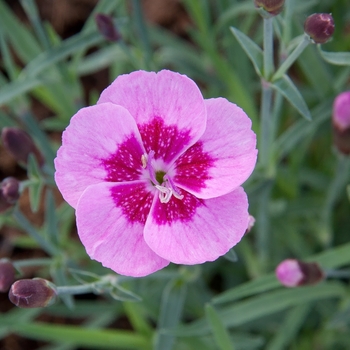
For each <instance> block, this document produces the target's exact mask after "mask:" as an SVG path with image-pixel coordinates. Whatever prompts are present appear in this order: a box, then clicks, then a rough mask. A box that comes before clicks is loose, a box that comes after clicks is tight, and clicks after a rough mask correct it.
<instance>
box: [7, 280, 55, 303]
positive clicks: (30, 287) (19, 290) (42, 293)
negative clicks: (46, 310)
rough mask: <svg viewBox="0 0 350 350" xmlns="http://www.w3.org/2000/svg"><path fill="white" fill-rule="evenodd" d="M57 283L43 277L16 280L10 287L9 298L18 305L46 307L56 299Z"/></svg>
mask: <svg viewBox="0 0 350 350" xmlns="http://www.w3.org/2000/svg"><path fill="white" fill-rule="evenodd" d="M56 297H57V290H56V287H55V285H53V284H52V283H51V282H49V281H47V280H45V279H43V278H34V279H23V280H18V281H16V282H15V283H14V284H13V285H12V286H11V289H10V292H9V299H10V301H11V302H12V303H13V304H15V305H16V306H18V307H22V308H35V307H46V306H49V305H51V304H53V303H54V302H55V301H56Z"/></svg>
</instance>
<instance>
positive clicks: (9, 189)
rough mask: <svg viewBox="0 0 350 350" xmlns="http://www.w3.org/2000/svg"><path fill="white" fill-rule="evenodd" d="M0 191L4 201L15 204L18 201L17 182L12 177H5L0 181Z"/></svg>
mask: <svg viewBox="0 0 350 350" xmlns="http://www.w3.org/2000/svg"><path fill="white" fill-rule="evenodd" d="M0 189H1V192H2V195H3V196H4V198H5V199H6V201H7V202H8V203H10V204H15V203H16V202H17V200H18V199H19V195H20V194H19V181H18V180H17V179H15V178H14V177H11V176H10V177H7V178H5V179H4V180H2V181H1V184H0Z"/></svg>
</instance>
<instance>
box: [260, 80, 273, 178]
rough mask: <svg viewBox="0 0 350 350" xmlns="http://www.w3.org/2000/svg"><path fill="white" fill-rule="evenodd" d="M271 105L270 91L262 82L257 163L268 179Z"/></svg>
mask: <svg viewBox="0 0 350 350" xmlns="http://www.w3.org/2000/svg"><path fill="white" fill-rule="evenodd" d="M271 104H272V89H271V87H270V86H269V85H268V84H267V83H266V82H265V81H262V92H261V112H260V113H261V114H260V145H259V157H260V159H259V161H260V164H261V165H262V166H263V169H264V171H265V174H266V175H267V177H270V175H271V174H270V171H269V158H270V148H271V144H272V140H271V131H272V120H271Z"/></svg>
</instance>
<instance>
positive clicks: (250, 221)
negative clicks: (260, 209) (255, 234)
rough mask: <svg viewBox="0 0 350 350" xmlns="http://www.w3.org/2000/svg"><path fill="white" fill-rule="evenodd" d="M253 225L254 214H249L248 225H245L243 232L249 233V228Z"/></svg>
mask: <svg viewBox="0 0 350 350" xmlns="http://www.w3.org/2000/svg"><path fill="white" fill-rule="evenodd" d="M254 225H255V218H254V216H252V215H249V217H248V227H247V229H246V231H245V233H244V234H245V235H246V234H247V233H249V232H250V231H251V229H252V228H253V227H254Z"/></svg>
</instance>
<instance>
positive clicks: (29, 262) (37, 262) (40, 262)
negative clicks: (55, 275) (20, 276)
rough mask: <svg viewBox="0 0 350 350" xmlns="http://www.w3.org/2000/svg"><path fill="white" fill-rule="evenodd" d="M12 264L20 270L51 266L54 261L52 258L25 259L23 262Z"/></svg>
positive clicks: (13, 262)
mask: <svg viewBox="0 0 350 350" xmlns="http://www.w3.org/2000/svg"><path fill="white" fill-rule="evenodd" d="M11 262H12V264H13V265H14V267H15V268H16V269H17V270H20V269H21V268H23V267H31V266H48V265H51V264H52V259H51V258H41V259H23V260H17V261H11Z"/></svg>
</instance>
